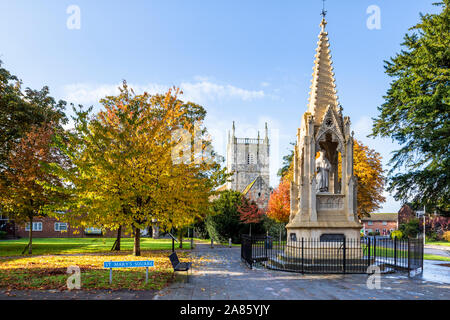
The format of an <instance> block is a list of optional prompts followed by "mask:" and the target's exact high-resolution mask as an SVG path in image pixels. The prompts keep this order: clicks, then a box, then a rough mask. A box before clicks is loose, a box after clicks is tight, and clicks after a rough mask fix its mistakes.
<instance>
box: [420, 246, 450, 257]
mask: <svg viewBox="0 0 450 320" xmlns="http://www.w3.org/2000/svg"><path fill="white" fill-rule="evenodd" d="M424 253H426V254H434V255H436V256H442V257H449V258H450V247H449V246H439V245H430V244H427V245H425V247H424Z"/></svg>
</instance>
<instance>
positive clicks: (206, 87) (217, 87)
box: [63, 77, 266, 104]
mask: <svg viewBox="0 0 450 320" xmlns="http://www.w3.org/2000/svg"><path fill="white" fill-rule="evenodd" d="M196 79H197V80H196V81H194V82H182V83H181V84H180V88H181V89H182V90H183V93H184V94H183V97H182V99H183V100H186V101H187V100H189V101H192V102H196V103H200V104H202V103H206V102H212V101H218V100H232V99H237V100H242V101H252V100H256V99H262V98H264V97H266V94H265V92H264V91H263V90H257V91H255V90H247V89H243V88H239V87H236V86H233V85H230V84H217V83H214V82H211V81H209V80H207V78H205V77H196ZM119 86H120V84H89V83H76V84H69V85H65V86H64V87H63V93H64V99H65V100H67V101H68V102H72V103H75V104H95V103H98V101H99V100H100V99H102V98H104V97H105V96H108V95H116V94H118V93H119V89H118V88H119ZM129 87H130V88H133V90H134V91H135V92H136V93H142V92H144V91H146V92H148V93H149V94H155V93H164V92H166V91H167V90H168V89H169V88H170V86H169V85H164V84H159V83H148V84H133V83H129Z"/></svg>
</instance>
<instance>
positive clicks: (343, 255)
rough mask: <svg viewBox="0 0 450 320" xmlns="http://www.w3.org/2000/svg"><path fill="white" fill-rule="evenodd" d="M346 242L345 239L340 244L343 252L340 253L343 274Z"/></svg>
mask: <svg viewBox="0 0 450 320" xmlns="http://www.w3.org/2000/svg"><path fill="white" fill-rule="evenodd" d="M346 242H347V241H346V239H345V238H344V240H343V243H342V250H343V252H342V269H343V272H344V273H345V260H346V258H345V243H346Z"/></svg>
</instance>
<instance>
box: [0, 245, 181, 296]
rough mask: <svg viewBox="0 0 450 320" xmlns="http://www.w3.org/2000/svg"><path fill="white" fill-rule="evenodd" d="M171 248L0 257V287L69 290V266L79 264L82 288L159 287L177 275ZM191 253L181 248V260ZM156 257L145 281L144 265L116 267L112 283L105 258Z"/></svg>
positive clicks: (130, 259) (147, 258) (179, 254)
mask: <svg viewBox="0 0 450 320" xmlns="http://www.w3.org/2000/svg"><path fill="white" fill-rule="evenodd" d="M169 254H170V251H161V250H160V251H145V252H143V253H142V256H141V257H135V256H132V255H130V254H129V253H125V252H123V253H97V254H96V253H94V254H89V255H67V256H62V255H59V256H55V255H47V256H29V257H23V256H18V257H2V258H0V288H3V289H6V290H7V291H8V290H13V289H17V290H23V289H37V290H49V289H56V290H61V291H62V290H67V285H66V281H67V279H68V277H69V274H67V273H66V272H67V267H69V266H78V267H79V268H80V271H81V289H82V290H93V289H95V290H98V289H108V290H117V289H131V290H160V289H162V288H163V287H165V286H166V285H167V284H168V283H170V282H171V281H172V280H173V279H174V273H173V269H172V265H171V264H170V261H169V258H168V255H169ZM187 255H188V253H187V252H186V251H178V256H179V258H180V260H181V261H183V260H186V257H187ZM110 260H112V261H132V260H154V261H155V267H153V268H149V281H148V283H147V284H145V268H115V269H113V283H112V284H111V285H110V284H109V269H104V268H103V262H104V261H110Z"/></svg>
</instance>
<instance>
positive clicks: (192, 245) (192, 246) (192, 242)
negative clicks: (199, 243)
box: [191, 238, 194, 250]
mask: <svg viewBox="0 0 450 320" xmlns="http://www.w3.org/2000/svg"><path fill="white" fill-rule="evenodd" d="M192 249H194V238H191V250H192Z"/></svg>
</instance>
